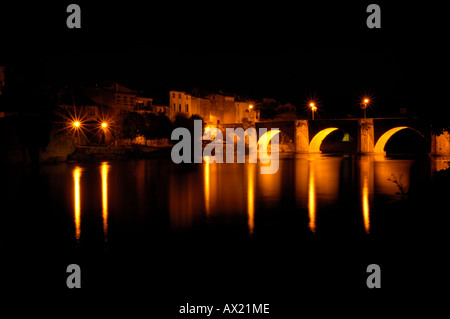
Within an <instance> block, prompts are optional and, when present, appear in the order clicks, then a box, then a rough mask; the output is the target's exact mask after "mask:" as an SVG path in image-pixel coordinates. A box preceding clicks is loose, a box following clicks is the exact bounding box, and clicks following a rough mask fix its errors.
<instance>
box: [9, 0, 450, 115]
mask: <svg viewBox="0 0 450 319" xmlns="http://www.w3.org/2000/svg"><path fill="white" fill-rule="evenodd" d="M77 3H78V4H79V5H80V7H81V8H82V28H81V29H78V30H76V29H68V28H67V27H66V25H65V20H66V17H67V16H68V15H69V14H68V13H66V12H65V9H66V7H67V5H68V4H69V2H67V3H66V2H61V3H59V4H57V5H55V4H53V5H51V4H40V3H39V4H34V5H31V6H30V5H26V6H25V5H20V4H15V5H13V6H5V5H3V4H2V10H1V13H2V19H1V27H2V29H4V30H8V32H4V33H3V34H2V36H3V44H4V45H2V50H1V53H0V64H2V63H3V64H11V63H13V64H14V65H16V66H19V67H20V68H22V69H25V70H26V72H28V73H29V74H31V75H32V76H33V77H35V79H37V80H38V81H42V82H45V83H53V84H54V83H59V84H61V83H63V84H70V85H75V86H76V85H80V84H84V85H92V84H95V83H99V82H102V81H105V80H109V81H118V82H119V83H121V84H123V85H125V86H128V87H131V88H136V89H142V90H144V91H145V92H146V94H147V95H149V96H152V97H154V98H155V102H156V103H159V104H167V103H168V94H167V92H168V90H170V89H177V90H190V89H192V88H193V87H199V88H202V89H206V90H215V91H218V90H222V91H223V92H225V93H236V94H241V95H244V96H249V97H251V98H255V99H260V98H263V97H267V98H275V99H276V100H278V101H280V102H282V103H287V102H290V103H292V104H294V105H296V106H297V109H302V108H303V107H304V105H305V100H306V99H307V98H308V97H309V96H317V97H318V98H319V100H320V102H321V106H322V107H321V110H319V113H318V115H319V116H322V117H332V116H346V115H350V114H352V115H358V114H359V113H360V110H359V104H358V103H359V97H360V96H361V95H362V94H364V93H368V94H370V95H371V96H372V97H373V98H374V103H376V104H374V108H373V111H372V112H373V114H372V115H373V116H383V115H389V114H391V113H395V112H398V110H399V108H400V107H406V108H408V111H409V112H410V113H411V114H419V115H429V110H428V109H427V108H426V111H424V104H425V105H426V104H432V105H433V108H434V109H436V110H438V109H442V110H445V106H443V105H442V101H441V99H440V97H439V92H440V91H441V90H443V89H444V86H442V87H441V86H440V85H439V84H438V83H439V82H441V81H440V80H437V76H436V75H438V74H440V73H443V72H444V71H443V70H444V69H445V64H443V63H442V62H441V61H442V60H441V59H440V57H441V56H443V54H444V55H445V53H444V52H443V49H442V48H443V47H444V44H445V43H443V42H442V39H443V38H442V37H441V35H444V32H443V31H444V29H441V28H439V26H440V25H441V24H442V20H441V19H440V17H439V16H437V13H438V11H439V10H437V8H430V7H427V8H423V7H418V6H413V5H411V4H398V5H396V6H394V5H392V4H388V3H385V2H381V1H378V2H377V4H379V5H380V7H381V10H382V28H381V29H368V28H367V27H366V21H365V20H366V18H367V16H368V15H369V13H366V7H367V5H368V4H369V3H371V2H367V3H366V2H364V1H363V2H360V3H359V4H342V3H338V4H333V5H330V4H327V3H325V2H320V1H319V2H314V5H306V4H300V5H298V3H295V4H294V3H291V2H290V3H283V2H277V3H276V4H270V5H269V4H268V3H267V4H258V5H253V6H251V5H250V6H243V5H242V4H238V3H230V2H215V3H214V5H213V4H208V5H205V4H203V3H200V2H199V3H189V4H177V5H173V4H162V5H161V4H159V5H156V4H155V2H146V3H142V2H140V3H133V2H127V3H126V4H125V3H124V4H111V3H104V4H102V5H100V4H96V5H93V4H91V3H88V2H85V1H79V2H77ZM447 64H448V63H447Z"/></svg>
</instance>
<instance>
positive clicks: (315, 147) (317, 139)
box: [309, 127, 338, 153]
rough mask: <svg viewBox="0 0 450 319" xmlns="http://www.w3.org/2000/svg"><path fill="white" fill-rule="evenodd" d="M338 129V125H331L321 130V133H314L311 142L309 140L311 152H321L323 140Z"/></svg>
mask: <svg viewBox="0 0 450 319" xmlns="http://www.w3.org/2000/svg"><path fill="white" fill-rule="evenodd" d="M336 130H338V128H337V127H329V128H326V129H323V130H321V131H320V132H319V133H317V134H316V135H314V137H313V138H312V140H311V142H309V152H310V153H320V146H321V145H322V142H323V140H324V139H325V137H327V136H328V135H329V134H330V133H331V132H334V131H336Z"/></svg>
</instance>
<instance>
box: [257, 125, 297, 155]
mask: <svg viewBox="0 0 450 319" xmlns="http://www.w3.org/2000/svg"><path fill="white" fill-rule="evenodd" d="M276 135H278V151H279V152H293V151H295V145H294V142H293V141H292V139H291V138H290V137H289V135H288V134H287V133H285V132H284V131H282V130H268V131H267V132H266V133H264V134H263V135H261V137H260V138H259V139H258V149H259V150H260V151H267V150H268V149H267V148H268V146H269V144H270V142H271V140H272V138H273V137H274V136H276Z"/></svg>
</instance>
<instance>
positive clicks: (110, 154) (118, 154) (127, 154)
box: [67, 145, 171, 162]
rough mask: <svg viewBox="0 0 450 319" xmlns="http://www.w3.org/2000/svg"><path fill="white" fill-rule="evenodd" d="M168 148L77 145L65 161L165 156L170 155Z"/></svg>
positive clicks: (169, 148)
mask: <svg viewBox="0 0 450 319" xmlns="http://www.w3.org/2000/svg"><path fill="white" fill-rule="evenodd" d="M170 150H171V147H170V146H167V147H152V146H141V145H135V146H126V147H124V146H121V147H110V146H77V147H76V148H75V151H74V152H73V153H72V154H69V155H68V156H67V162H90V161H93V162H97V161H112V160H121V159H135V158H155V157H165V156H170Z"/></svg>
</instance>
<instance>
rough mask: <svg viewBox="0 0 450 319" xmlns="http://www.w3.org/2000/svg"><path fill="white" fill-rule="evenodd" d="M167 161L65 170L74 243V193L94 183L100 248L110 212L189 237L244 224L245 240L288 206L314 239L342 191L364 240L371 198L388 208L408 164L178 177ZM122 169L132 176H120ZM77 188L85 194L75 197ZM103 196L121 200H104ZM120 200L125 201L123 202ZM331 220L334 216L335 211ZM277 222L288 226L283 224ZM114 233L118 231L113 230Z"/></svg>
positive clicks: (78, 205) (315, 160)
mask: <svg viewBox="0 0 450 319" xmlns="http://www.w3.org/2000/svg"><path fill="white" fill-rule="evenodd" d="M169 161H170V159H168V160H167V161H166V162H164V161H153V160H139V161H137V165H136V161H135V162H129V163H127V162H125V163H120V164H119V163H101V164H99V167H100V174H98V173H97V174H87V171H88V170H89V169H91V168H86V167H83V168H81V167H80V166H75V167H72V168H71V171H72V176H73V193H72V195H71V196H73V198H71V199H70V200H71V201H73V203H74V206H73V207H74V208H73V210H74V212H73V220H74V228H75V231H74V234H75V238H76V240H77V242H78V241H79V240H80V237H81V224H82V222H84V220H83V218H82V216H81V215H82V212H84V211H85V208H86V206H89V205H93V204H92V203H91V202H88V201H86V200H84V199H82V198H81V194H87V193H92V194H95V192H91V189H92V188H93V187H95V185H98V184H101V192H99V193H100V198H98V199H97V201H98V202H101V205H102V210H101V211H102V215H101V218H102V223H103V229H102V230H103V234H104V240H105V241H107V240H108V231H109V228H110V227H111V226H110V225H109V223H108V218H109V216H108V215H110V214H111V208H113V210H114V207H116V208H117V209H115V214H119V215H121V218H120V220H128V219H129V218H131V217H130V216H135V214H134V213H133V210H135V211H138V212H139V216H138V217H137V220H133V222H137V223H139V222H140V218H143V217H142V216H141V212H142V213H143V215H144V216H146V215H151V214H154V213H156V210H157V211H158V212H159V213H161V214H163V215H166V216H168V220H169V221H170V228H171V229H172V231H178V230H192V229H195V227H197V226H198V225H202V223H205V221H206V224H207V225H208V226H207V227H210V226H212V227H225V228H227V227H228V228H229V229H230V231H233V229H234V227H238V228H239V227H240V228H242V226H244V225H245V227H246V228H247V232H248V234H249V235H253V234H254V233H256V232H258V215H259V213H260V210H265V211H270V212H271V214H273V216H276V214H280V213H281V212H282V210H283V209H284V208H285V207H286V205H287V204H286V202H288V203H290V204H289V205H291V206H290V207H292V205H294V208H295V210H296V211H297V212H298V214H305V217H306V218H305V220H307V227H308V228H309V231H310V232H312V233H316V232H319V231H320V230H321V220H322V219H321V217H320V216H321V214H323V212H324V210H328V211H330V210H333V207H335V208H336V209H339V207H340V208H342V207H341V206H336V205H337V203H338V202H339V198H340V196H342V195H341V194H342V193H343V192H352V194H353V193H354V199H353V200H354V201H355V203H359V204H358V205H356V206H357V207H359V210H360V211H359V216H361V219H360V222H359V224H360V228H361V230H362V231H364V232H365V233H367V234H370V233H371V228H372V223H371V218H372V214H373V207H374V205H375V201H376V200H375V198H374V196H375V195H378V196H381V197H382V198H383V200H385V201H388V202H389V201H395V200H399V199H400V197H399V194H398V191H399V189H398V185H397V184H396V183H394V182H393V181H392V179H393V178H394V177H397V178H398V177H400V176H401V177H402V179H401V183H402V187H404V189H409V188H410V186H411V185H410V183H411V176H410V175H411V172H412V167H413V164H414V162H415V160H412V159H411V160H394V159H388V158H385V157H374V156H360V157H346V158H345V157H340V156H324V155H317V154H316V155H300V154H297V155H293V156H292V157H290V158H289V157H288V158H282V159H280V165H279V170H278V172H277V173H275V174H259V172H260V169H259V164H237V163H236V164H217V163H208V162H204V163H203V164H199V165H197V166H196V168H193V169H188V170H186V171H178V170H177V169H166V170H164V169H163V168H164V167H166V168H167V167H168V166H170V165H174V164H172V163H170V162H169ZM133 163H134V164H133ZM97 167H98V166H97ZM124 167H125V168H126V170H127V171H130V172H132V174H123V173H121V171H122V170H123V169H124ZM173 167H174V166H173ZM173 167H172V168H173ZM97 169H98V168H97ZM97 172H98V171H97ZM82 176H83V178H81V177H82ZM118 176H120V177H121V178H125V179H126V180H125V181H124V180H121V179H120V178H119V177H118ZM97 178H98V180H97V182H95V179H97ZM150 178H151V180H150ZM112 181H114V183H112ZM96 183H97V184H96ZM125 185H126V186H125ZM130 185H131V186H132V187H131V188H130ZM83 188H87V190H88V191H87V192H85V191H83V192H82V189H83ZM110 192H112V193H113V194H122V195H119V196H112V197H111V196H108V195H109V193H110ZM161 194H164V196H161ZM93 196H94V195H93ZM94 197H95V196H94ZM121 197H122V198H121ZM125 197H126V198H127V200H124V199H123V198H125ZM94 201H95V199H94ZM339 213H342V212H341V211H336V214H339ZM324 216H325V215H324ZM133 218H135V217H133ZM324 218H325V217H324ZM283 222H285V223H286V224H289V223H290V220H285V221H283ZM266 224H267V223H266ZM115 227H120V223H118V224H116V225H115Z"/></svg>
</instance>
